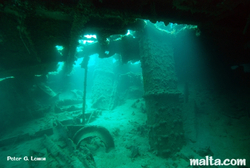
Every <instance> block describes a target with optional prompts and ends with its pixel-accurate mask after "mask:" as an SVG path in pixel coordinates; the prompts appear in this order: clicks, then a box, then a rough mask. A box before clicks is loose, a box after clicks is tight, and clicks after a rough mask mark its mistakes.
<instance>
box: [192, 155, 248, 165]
mask: <svg viewBox="0 0 250 168" xmlns="http://www.w3.org/2000/svg"><path fill="white" fill-rule="evenodd" d="M190 166H246V159H224V160H221V159H213V157H212V156H206V157H205V159H190Z"/></svg>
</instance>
